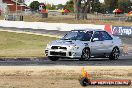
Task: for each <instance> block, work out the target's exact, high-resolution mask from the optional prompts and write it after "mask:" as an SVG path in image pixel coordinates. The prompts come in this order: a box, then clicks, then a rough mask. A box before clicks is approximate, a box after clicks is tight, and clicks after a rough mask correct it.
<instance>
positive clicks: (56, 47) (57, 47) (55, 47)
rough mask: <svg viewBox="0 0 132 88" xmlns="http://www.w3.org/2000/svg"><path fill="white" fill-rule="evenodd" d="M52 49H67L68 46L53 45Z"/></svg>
mask: <svg viewBox="0 0 132 88" xmlns="http://www.w3.org/2000/svg"><path fill="white" fill-rule="evenodd" d="M51 49H63V50H67V48H66V47H61V46H52V47H51Z"/></svg>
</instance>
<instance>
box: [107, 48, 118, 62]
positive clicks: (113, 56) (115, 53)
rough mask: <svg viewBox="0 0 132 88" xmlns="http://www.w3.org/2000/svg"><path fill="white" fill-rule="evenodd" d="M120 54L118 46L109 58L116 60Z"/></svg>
mask: <svg viewBox="0 0 132 88" xmlns="http://www.w3.org/2000/svg"><path fill="white" fill-rule="evenodd" d="M119 56H120V50H119V49H118V48H114V49H113V50H112V52H111V54H110V56H109V59H110V60H118V59H119Z"/></svg>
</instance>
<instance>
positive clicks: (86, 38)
mask: <svg viewBox="0 0 132 88" xmlns="http://www.w3.org/2000/svg"><path fill="white" fill-rule="evenodd" d="M92 34H93V32H92V31H88V32H86V33H85V35H84V36H83V39H82V40H83V41H90V40H91V37H92Z"/></svg>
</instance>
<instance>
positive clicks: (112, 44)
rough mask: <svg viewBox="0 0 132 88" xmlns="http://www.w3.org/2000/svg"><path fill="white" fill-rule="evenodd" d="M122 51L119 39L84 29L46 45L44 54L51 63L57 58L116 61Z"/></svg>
mask: <svg viewBox="0 0 132 88" xmlns="http://www.w3.org/2000/svg"><path fill="white" fill-rule="evenodd" d="M122 49H123V47H122V42H121V39H120V38H119V37H115V36H113V35H111V34H109V33H108V32H106V31H104V30H100V29H94V30H93V29H86V30H72V31H70V32H68V33H67V34H66V35H65V36H64V37H63V38H61V39H59V40H55V41H52V42H51V43H49V44H48V45H47V47H46V49H45V54H46V56H47V57H48V58H49V59H50V60H52V61H56V60H58V59H59V58H78V59H79V60H89V59H90V58H92V57H96V58H98V57H99V58H103V57H108V58H109V59H110V60H117V59H118V58H119V56H120V54H121V52H122Z"/></svg>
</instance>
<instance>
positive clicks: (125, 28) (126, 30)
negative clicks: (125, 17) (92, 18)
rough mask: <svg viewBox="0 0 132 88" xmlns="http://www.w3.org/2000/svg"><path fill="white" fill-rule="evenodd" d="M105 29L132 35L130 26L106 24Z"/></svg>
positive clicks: (119, 33)
mask: <svg viewBox="0 0 132 88" xmlns="http://www.w3.org/2000/svg"><path fill="white" fill-rule="evenodd" d="M104 29H105V30H106V31H107V32H109V33H110V34H113V35H130V36H132V27H129V26H111V25H105V28H104Z"/></svg>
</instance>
